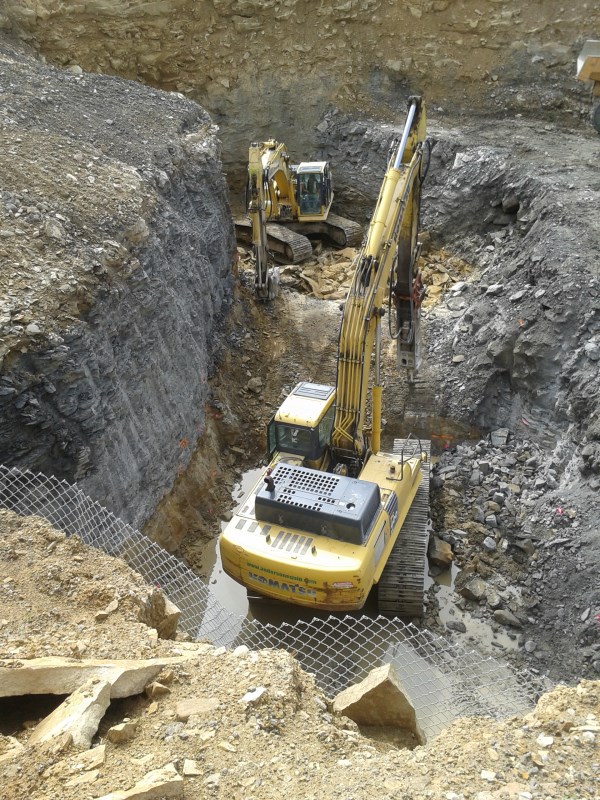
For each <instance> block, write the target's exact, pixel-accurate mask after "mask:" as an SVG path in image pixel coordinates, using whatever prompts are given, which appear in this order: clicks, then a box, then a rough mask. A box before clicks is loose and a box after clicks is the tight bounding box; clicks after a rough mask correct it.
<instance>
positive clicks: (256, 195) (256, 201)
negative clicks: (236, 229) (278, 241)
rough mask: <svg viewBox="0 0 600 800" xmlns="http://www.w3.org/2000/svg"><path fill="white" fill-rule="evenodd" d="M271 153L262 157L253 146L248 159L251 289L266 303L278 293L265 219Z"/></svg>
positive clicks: (269, 205) (260, 150)
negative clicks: (252, 281)
mask: <svg viewBox="0 0 600 800" xmlns="http://www.w3.org/2000/svg"><path fill="white" fill-rule="evenodd" d="M270 152H271V151H269V150H267V151H266V154H265V153H264V152H263V147H262V146H261V145H258V144H255V143H253V144H251V145H250V150H249V158H248V216H249V217H250V222H251V225H252V248H253V252H254V265H255V275H254V286H255V289H256V294H257V295H258V296H259V297H261V298H263V299H265V300H272V299H273V298H274V297H277V294H278V290H279V270H278V268H277V267H275V266H274V265H273V263H272V257H271V255H270V252H269V248H268V244H267V218H268V216H269V215H270V214H271V209H272V200H271V196H270V188H269V180H268V159H269V153H270ZM265 155H266V158H267V164H266V165H265V163H264V161H265Z"/></svg>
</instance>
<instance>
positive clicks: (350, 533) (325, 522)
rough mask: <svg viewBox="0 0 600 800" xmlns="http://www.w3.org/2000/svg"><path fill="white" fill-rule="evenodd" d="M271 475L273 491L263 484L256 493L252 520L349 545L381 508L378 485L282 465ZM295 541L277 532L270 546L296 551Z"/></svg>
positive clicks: (362, 538) (360, 539)
mask: <svg viewBox="0 0 600 800" xmlns="http://www.w3.org/2000/svg"><path fill="white" fill-rule="evenodd" d="M271 477H272V478H273V484H274V487H273V490H272V491H269V489H268V487H267V485H266V484H265V485H264V486H262V487H261V488H260V489H259V491H258V492H257V494H256V499H255V516H256V519H258V520H260V521H261V522H272V523H274V524H277V525H281V526H285V527H288V528H293V529H296V530H300V531H305V532H306V533H312V534H317V535H319V536H328V537H329V538H332V539H341V540H343V541H346V542H350V543H352V544H362V543H363V542H364V541H365V540H366V539H367V538H368V533H369V530H370V528H371V525H372V523H373V520H374V518H375V516H376V514H377V511H378V509H379V507H380V494H379V487H378V486H377V484H376V483H371V482H369V481H361V480H357V479H354V478H346V477H343V476H341V475H331V474H330V473H327V472H320V471H319V470H314V469H307V468H305V467H296V466H291V465H289V464H283V463H282V464H278V465H277V466H276V467H275V468H274V470H273V472H272V473H271ZM280 537H281V538H280ZM297 538H298V537H297V535H296V534H291V533H285V534H283V532H281V533H280V534H278V535H277V537H276V539H275V541H274V542H273V545H272V546H273V547H276V548H278V549H283V550H286V551H292V550H294V551H295V545H296V543H297ZM300 538H302V537H300Z"/></svg>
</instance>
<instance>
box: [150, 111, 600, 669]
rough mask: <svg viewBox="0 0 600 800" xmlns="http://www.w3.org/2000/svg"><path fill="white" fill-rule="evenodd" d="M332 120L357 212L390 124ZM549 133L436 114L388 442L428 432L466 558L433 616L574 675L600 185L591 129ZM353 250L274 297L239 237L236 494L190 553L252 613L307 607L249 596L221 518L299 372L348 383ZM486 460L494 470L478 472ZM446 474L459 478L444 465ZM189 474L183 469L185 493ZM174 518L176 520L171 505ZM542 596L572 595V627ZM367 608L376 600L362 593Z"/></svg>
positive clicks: (218, 507) (501, 649)
mask: <svg viewBox="0 0 600 800" xmlns="http://www.w3.org/2000/svg"><path fill="white" fill-rule="evenodd" d="M320 129H321V131H322V134H323V137H324V141H323V143H322V151H321V152H322V154H323V155H324V156H325V157H327V158H329V159H330V160H331V162H332V164H334V165H335V164H340V165H342V166H341V168H340V169H339V170H337V171H336V175H337V176H338V185H340V184H341V187H340V189H339V191H338V210H339V211H340V213H344V214H345V215H346V216H350V215H351V213H352V211H354V213H355V218H356V216H358V217H359V218H361V221H362V222H364V221H365V217H366V216H368V200H367V199H370V200H371V202H373V199H374V197H375V196H376V193H377V190H378V187H379V182H380V180H381V177H382V175H383V171H384V168H385V160H386V154H387V143H388V142H389V140H390V138H391V134H392V133H393V131H390V129H389V127H388V126H377V125H375V124H374V123H366V122H361V123H360V124H358V123H357V122H356V121H355V120H352V119H349V118H346V117H344V118H341V117H340V116H339V115H335V114H334V115H331V116H329V117H326V119H325V121H324V124H323V125H322V126H320ZM349 131H350V133H348V132H349ZM552 133H554V132H553V131H548V132H547V134H548V135H547V134H546V133H542V134H540V133H539V131H536V130H534V128H533V126H531V125H529V124H527V123H522V124H520V127H516V128H513V139H514V141H515V142H516V143H517V144H516V145H515V147H513V148H512V150H511V151H510V152H509V151H508V150H507V149H504V148H501V147H498V146H497V145H496V144H495V142H494V137H493V135H492V134H491V133H490V130H489V129H488V128H485V127H484V128H482V129H480V130H464V129H463V130H459V129H454V130H442V129H439V128H435V127H432V129H431V134H430V135H431V137H432V142H433V151H432V163H431V168H430V174H429V176H428V180H427V182H426V184H425V187H424V200H423V209H422V212H423V220H422V227H423V235H422V239H423V255H422V263H421V267H422V270H423V272H424V275H425V281H426V283H427V284H428V286H429V294H428V300H427V302H426V305H425V310H424V315H423V357H422V368H421V370H420V372H419V375H418V379H417V381H416V383H415V384H414V385H412V386H411V385H409V384H408V383H407V381H406V380H405V378H404V377H403V376H401V375H398V374H397V372H396V369H395V358H394V352H393V347H392V343H391V341H388V344H387V345H386V346H384V364H383V372H384V376H385V389H384V418H385V427H384V434H383V442H382V446H383V448H384V449H390V448H391V446H392V444H393V440H394V439H395V438H398V437H401V436H405V435H407V434H408V433H409V432H412V433H414V434H415V435H418V436H422V437H427V438H430V439H431V440H432V445H433V451H434V453H435V454H436V457H435V459H434V460H435V461H439V469H440V477H437V478H436V477H435V476H436V469H437V467H434V492H433V501H432V520H433V525H432V538H433V537H434V536H435V537H439V538H441V539H442V540H444V541H446V542H447V543H450V545H451V547H452V549H453V550H454V563H453V566H452V568H451V569H447V570H444V569H441V568H440V567H439V566H437V565H436V564H435V563H433V562H430V564H429V567H430V570H429V574H428V576H427V579H426V585H427V612H426V616H425V620H424V624H425V625H426V626H428V627H429V628H430V629H433V630H434V631H437V632H443V633H444V634H445V635H450V636H457V637H458V638H459V639H461V640H462V641H465V642H466V643H468V645H469V646H470V647H475V648H479V649H481V650H482V651H483V652H486V653H488V654H489V653H493V654H495V655H497V656H501V657H506V658H508V659H510V660H512V661H514V662H515V663H516V664H517V665H523V664H527V665H528V666H529V667H531V668H533V669H534V670H538V671H544V670H548V671H549V672H553V673H554V677H556V678H559V677H560V678H574V677H576V676H577V675H578V674H580V673H581V672H582V671H583V672H585V670H586V669H588V670H589V669H590V668H592V663H594V662H593V657H594V656H593V653H594V652H596V651H595V650H592V651H591V652H592V655H591V657H590V656H589V652H590V650H589V649H588V655H587V658H586V657H585V656H584V657H583V658H582V659H579V660H575V661H574V660H573V659H570V658H569V656H568V655H566V654H565V657H564V659H563V658H558V659H554V663H553V660H552V652H553V650H554V642H555V641H556V638H557V637H558V638H559V637H563V636H564V635H565V634H566V631H567V627H568V622H567V619H568V618H571V619H573V625H574V629H573V631H572V636H573V639H574V640H576V641H578V642H579V643H580V644H581V642H583V643H584V644H585V643H592V645H593V642H594V638H593V631H590V627H589V625H586V624H585V622H586V621H587V619H588V617H589V611H588V616H587V617H586V618H585V619H584V620H583V624H582V619H579V617H582V611H585V608H586V607H588V606H589V607H592V608H593V604H594V603H595V602H597V601H596V600H595V599H594V598H595V592H596V586H595V582H594V581H593V580H592V581H589V582H587V581H586V578H585V575H588V574H589V575H593V571H594V568H595V567H594V565H595V564H596V563H597V551H595V550H594V536H593V530H594V525H595V520H597V508H596V506H595V505H594V502H595V501H594V500H593V497H594V491H595V488H594V487H596V486H597V479H595V478H594V477H593V475H592V473H591V471H589V472H588V476H589V478H590V479H589V480H588V481H586V480H581V476H582V473H585V470H584V469H583V464H582V461H581V455H580V454H581V452H582V449H583V444H584V443H585V442H586V440H593V438H594V436H595V434H594V430H595V428H594V426H595V425H597V418H596V417H595V416H594V403H595V401H596V398H597V391H598V386H597V383H598V381H597V375H596V368H595V361H594V358H593V357H592V358H590V357H589V355H590V352H589V349H590V348H589V346H588V342H589V338H590V336H593V333H594V331H595V330H596V327H595V326H597V309H596V305H597V298H598V280H597V275H596V273H595V272H594V270H595V266H594V265H593V264H591V263H590V255H591V253H592V252H593V251H594V249H595V248H596V244H595V242H597V230H596V229H593V230H592V231H591V233H592V236H591V237H590V239H589V242H588V241H587V240H586V238H585V237H586V233H585V232H586V231H588V226H589V221H588V220H587V219H584V218H582V216H581V215H580V214H579V213H578V209H579V207H580V205H581V203H582V202H583V200H584V199H585V200H586V202H587V201H588V200H589V196H588V193H589V192H590V191H591V189H590V176H593V180H595V181H596V183H595V184H593V183H592V184H591V185H594V186H595V188H594V191H597V187H598V183H597V180H598V174H597V168H596V167H595V161H594V159H595V153H596V152H597V145H596V143H595V141H594V140H586V139H585V138H584V139H583V140H582V141H579V140H577V141H576V138H577V137H575V136H573V137H572V141H571V144H573V146H575V144H576V145H577V151H575V150H570V149H569V148H567V152H568V153H569V152H572V153H573V155H572V156H571V157H569V156H567V157H565V155H564V153H565V143H568V142H569V137H568V136H562V137H560V141H559V140H558V138H557V137H556V136H554V135H550V134H552ZM542 148H546V149H545V150H542ZM575 152H577V156H575ZM561 154H562V155H561ZM588 171H589V172H590V175H588V176H587V177H584V176H586V174H587V172H588ZM338 173H341V174H339V175H338ZM586 181H587V183H586ZM351 255H352V254H351V253H348V252H344V253H342V254H335V253H331V252H328V251H321V250H317V251H316V254H315V258H314V259H313V260H312V261H311V260H309V261H308V262H305V263H304V264H300V265H295V266H288V267H286V268H284V269H283V277H282V283H283V294H282V296H281V298H279V299H278V300H277V301H275V302H274V303H273V304H271V305H270V306H265V305H264V304H258V303H257V302H256V301H255V300H254V298H253V297H252V290H251V286H252V265H251V262H250V260H249V258H248V257H246V256H245V255H244V254H243V252H242V253H241V260H240V267H239V270H240V271H239V287H238V292H239V294H238V296H237V302H236V303H234V316H233V329H232V330H231V331H230V332H229V334H228V339H227V341H228V343H229V345H230V346H231V345H233V346H234V348H235V350H236V358H239V357H240V355H241V362H242V365H243V369H242V370H241V371H237V372H236V371H235V369H233V370H232V369H231V367H232V366H233V361H232V360H231V354H230V351H229V350H228V349H227V347H226V348H225V351H226V352H225V354H223V356H222V357H223V360H224V363H223V366H222V367H221V369H217V373H216V375H215V378H214V379H213V391H214V396H215V397H216V398H218V399H217V401H216V406H217V407H218V408H219V413H220V414H222V415H223V417H225V418H227V419H228V424H227V443H224V441H223V440H222V439H221V440H220V442H221V444H220V445H218V446H217V447H216V451H218V450H220V449H221V448H223V452H221V453H220V455H219V456H218V458H217V462H215V464H216V463H218V469H219V475H220V476H221V480H222V487H223V492H222V493H221V494H220V497H219V502H218V503H216V504H215V506H214V507H211V515H212V516H213V518H214V523H213V524H212V526H208V528H209V529H210V530H208V529H207V528H206V525H205V521H206V520H205V518H204V515H205V510H206V506H205V505H204V504H203V503H201V504H200V505H199V506H198V508H197V511H198V514H199V516H200V517H203V518H204V519H203V521H202V522H201V523H199V526H200V528H202V529H203V531H204V533H203V534H201V535H199V536H196V537H194V535H192V536H188V537H186V538H185V540H184V541H183V543H182V547H181V550H180V552H181V554H182V555H183V557H184V558H185V559H186V560H187V561H188V562H189V563H190V564H191V565H192V566H193V568H194V569H195V570H196V571H198V572H199V574H202V575H203V576H205V577H206V579H207V581H209V583H210V584H211V586H212V587H213V590H214V593H215V596H216V597H217V598H218V599H219V600H220V601H221V602H222V603H223V605H225V607H227V608H229V609H230V610H231V611H232V612H233V613H236V614H239V615H241V616H245V615H249V616H250V617H253V616H255V617H256V618H258V619H260V620H261V621H266V622H273V623H275V624H280V623H281V622H288V623H291V622H294V621H296V620H297V619H299V618H300V617H303V616H304V617H305V616H306V615H305V614H304V612H301V613H300V614H299V612H298V609H296V608H293V607H273V606H271V607H266V606H265V605H264V604H256V607H254V604H253V607H250V608H249V607H248V603H247V600H246V597H245V593H244V592H243V590H241V591H240V587H237V586H236V585H235V584H233V582H231V581H229V579H228V578H227V577H226V576H225V575H224V574H223V573H222V570H221V569H220V564H219V560H218V556H217V554H216V552H215V543H216V540H215V538H214V537H215V536H216V534H217V533H218V524H219V523H218V519H227V517H228V516H229V514H230V513H231V506H232V504H237V501H238V499H239V496H240V494H241V493H243V491H244V490H245V489H247V488H249V487H248V482H251V479H252V478H253V477H254V476H255V474H256V473H255V471H254V469H255V467H256V465H257V464H258V463H259V461H260V459H261V457H262V453H263V447H264V434H263V430H264V429H263V428H262V426H263V425H264V424H265V423H266V421H267V419H268V418H269V416H270V415H271V413H272V412H273V410H274V409H275V408H276V407H277V405H278V404H279V403H280V402H281V400H282V399H283V397H284V396H285V394H286V393H287V391H289V390H290V389H291V388H292V386H293V385H294V383H295V382H296V381H297V380H301V379H307V380H314V381H319V382H325V383H327V382H329V383H332V382H333V381H334V380H335V357H336V346H337V341H336V337H337V333H338V328H339V321H340V318H341V315H340V309H339V301H340V299H341V298H343V296H344V290H345V288H346V287H347V285H348V280H349V277H350V272H351V271H350V270H349V266H350V263H349V262H350V259H351ZM559 278H560V279H559ZM584 286H585V293H584V292H583V288H584ZM250 305H254V308H253V309H252V311H251V312H249V311H248V306H250ZM241 308H244V309H245V310H244V312H243V314H245V320H244V321H241V320H240V309H241ZM236 315H237V316H236ZM249 321H250V326H249V327H248V328H245V327H244V325H248V322H249ZM586 347H587V350H586ZM591 355H592V356H594V353H592V354H591ZM255 379H258V384H256V380H255ZM253 380H254V383H252V381H253ZM584 387H585V388H584ZM247 426H249V427H247ZM498 429H500V432H501V434H502V431H505V432H506V436H505V438H504V439H502V438H500V439H497V432H498ZM493 432H496V433H495V434H493ZM494 436H496V439H494ZM498 442H500V444H498ZM515 453H516V456H514V454H515ZM513 459H514V461H515V464H516V467H515V468H514V469H513V468H512V466H511V465H512V462H513ZM532 459H533V460H534V461H535V470H532V469H525V472H523V473H519V469H520V464H525V463H526V462H527V461H528V460H529V461H531V460H532ZM488 460H490V461H491V463H492V468H491V472H490V475H491V478H493V477H494V474H495V472H496V473H497V476H496V480H495V481H493V480H491V478H489V477H487V475H484V476H479V477H477V478H475V477H474V476H475V475H479V468H480V465H481V463H483V464H487V463H488ZM449 464H450V466H448V465H449ZM507 464H508V465H509V466H506V465H507ZM513 466H514V465H513ZM248 468H250V470H249V471H248ZM486 468H487V467H486ZM515 469H516V470H517V473H518V474H517V477H514V474H515ZM448 470H450V473H449V472H448ZM448 474H450V480H447V479H445V478H444V477H443V476H444V475H446V476H447V475H448ZM223 476H225V477H224V478H223ZM536 476H543V479H542V478H541V477H536ZM512 481H519V483H518V484H517V483H514V482H512ZM185 483H186V481H185V476H183V478H182V488H183V491H184V493H185ZM480 487H481V488H480ZM507 487H512V488H507ZM517 491H518V493H519V494H518V495H516V494H513V492H514V493H516V492H517ZM565 494H566V495H568V497H569V498H570V499H569V501H566V502H570V504H571V505H572V506H574V507H576V508H577V515H578V519H577V523H576V526H575V529H572V530H570V535H569V538H568V540H565V542H566V543H567V545H568V547H567V548H566V549H563V548H560V549H559V551H558V552H556V553H555V551H554V549H551V550H550V552H547V551H546V545H547V543H548V541H552V537H553V536H554V534H555V532H556V526H555V525H554V522H555V520H554V519H552V517H551V516H550V518H549V513H550V511H551V509H552V508H553V507H554V506H557V505H558V506H559V507H560V505H559V504H562V503H563V502H565V501H564V496H565ZM561 497H562V498H563V499H561ZM498 501H501V503H502V504H503V505H502V506H501V507H498V509H497V512H496V516H495V518H494V520H493V522H492V520H491V518H489V517H491V516H493V515H491V514H490V513H489V512H490V510H491V509H492V510H493V509H494V508H496V506H498ZM490 504H491V505H490ZM493 504H496V506H494V505H493ZM480 507H481V508H482V514H481V515H480V514H478V513H477V512H478V510H479V509H480ZM507 509H509V510H507ZM540 509H541V510H540ZM161 520H162V523H161V524H163V525H164V521H165V517H164V515H163V516H161ZM211 536H212V539H211ZM554 538H556V537H555V536H554ZM575 539H579V543H577V542H575ZM484 540H485V542H484ZM524 542H525V543H526V546H525V547H524V544H523V543H524ZM565 542H563V544H564V543H565ZM572 545H574V546H573V547H571V546H572ZM550 546H551V547H552V545H550ZM582 547H583V548H584V549H583V551H582V550H581V548H582ZM582 552H583V553H585V555H584V557H583V558H582V556H581V553H582ZM554 557H556V559H557V560H558V561H560V560H561V559H562V561H563V567H562V570H563V571H564V572H571V573H583V574H582V575H581V578H580V581H579V584H580V592H581V596H582V597H583V598H584V599H583V601H582V602H581V603H577V604H576V605H575V606H574V607H573V608H569V604H568V598H567V597H566V596H565V595H562V594H561V591H562V589H563V587H561V586H560V580H557V576H558V575H559V574H560V573H561V569H560V568H558V569H557V566H556V564H555V563H554V562H553V558H554ZM532 574H533V575H534V576H536V577H535V578H534V579H533V581H532V577H531V576H532ZM547 575H549V576H550V577H549V578H548V579H546V576H547ZM474 579H476V580H477V581H481V582H483V584H484V586H485V587H486V591H487V594H486V591H482V592H481V593H479V594H477V593H475V594H474V590H473V586H472V585H470V586H467V588H466V589H465V585H466V584H468V583H469V582H471V584H472V582H473V580H474ZM561 600H562V603H561ZM565 601H567V602H565ZM549 602H550V603H551V602H556V603H557V604H558V605H559V607H562V609H563V613H562V614H561V615H559V619H560V626H557V625H556V617H555V615H554V614H553V612H552V610H551V609H549V608H548V603H549ZM503 611H505V612H506V613H505V614H504V616H503V614H502V613H501V612H503ZM365 613H367V614H369V613H376V611H375V609H373V608H371V607H370V606H369V605H367V607H366V608H365ZM507 620H508V621H507ZM577 620H578V621H579V624H577ZM563 626H564V627H563ZM586 632H587V633H586ZM582 637H583V638H582Z"/></svg>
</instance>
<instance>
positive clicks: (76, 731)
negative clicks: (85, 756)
mask: <svg viewBox="0 0 600 800" xmlns="http://www.w3.org/2000/svg"><path fill="white" fill-rule="evenodd" d="M110 688H111V684H110V683H108V682H107V681H99V680H96V679H95V678H94V679H92V680H90V681H88V682H87V683H86V684H85V685H83V686H81V688H79V689H78V690H77V691H75V692H73V694H71V695H70V696H69V697H67V699H66V700H65V701H64V703H61V704H60V705H59V706H58V708H55V709H54V711H53V712H52V713H51V714H49V715H48V716H47V717H46V718H45V719H43V720H42V721H41V722H40V724H39V725H37V726H36V727H35V728H34V729H33V731H32V733H31V736H30V737H29V742H28V743H29V744H30V745H33V744H40V743H41V742H47V741H49V740H50V739H55V738H56V737H58V736H62V735H63V734H65V733H66V734H70V735H71V737H72V739H73V744H74V745H75V746H76V747H81V748H85V749H87V748H89V747H91V744H92V737H93V736H94V735H95V733H96V731H97V730H98V725H99V724H100V720H101V719H102V717H103V716H104V714H105V712H106V709H107V708H108V706H109V705H110Z"/></svg>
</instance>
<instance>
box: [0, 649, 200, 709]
mask: <svg viewBox="0 0 600 800" xmlns="http://www.w3.org/2000/svg"><path fill="white" fill-rule="evenodd" d="M185 660H187V657H186V656H184V657H181V658H171V659H169V658H164V659H149V660H139V661H135V660H129V659H122V660H119V659H115V660H114V661H105V660H84V661H76V660H75V659H70V658H53V657H48V658H32V659H30V660H28V661H19V662H18V664H19V666H16V667H0V697H17V696H20V695H27V694H71V693H72V692H74V691H76V690H77V689H79V687H80V686H82V685H83V684H85V683H87V682H88V681H90V680H91V679H92V678H95V679H97V680H100V681H104V682H106V683H109V684H110V685H111V687H112V688H111V692H110V696H111V698H113V699H114V698H117V697H130V696H131V695H133V694H141V692H143V691H144V687H145V686H146V685H147V684H148V683H150V682H151V681H153V680H154V678H156V676H157V675H158V674H159V672H160V671H161V670H162V669H163V668H164V667H166V666H168V665H169V664H174V663H178V662H180V661H185Z"/></svg>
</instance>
